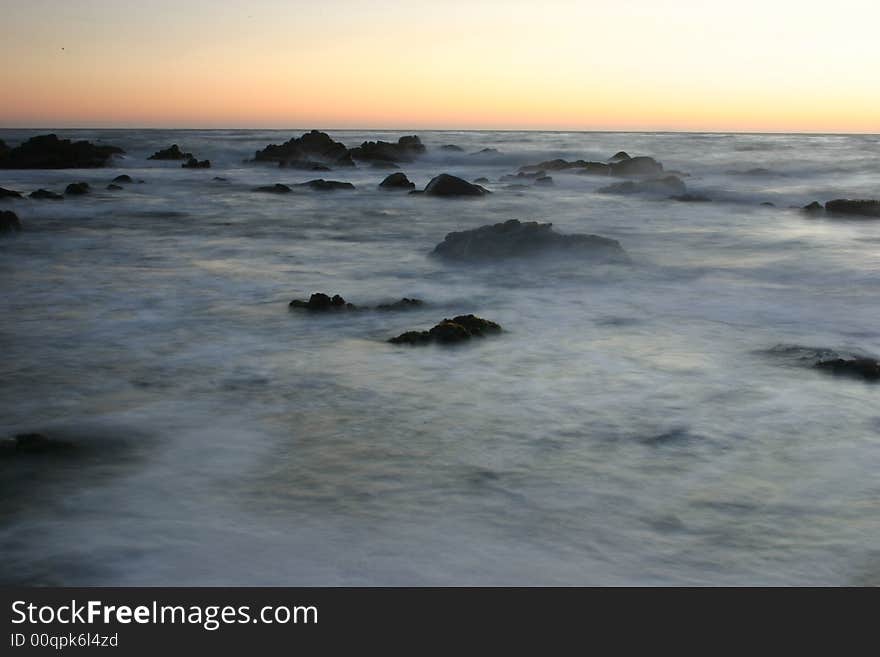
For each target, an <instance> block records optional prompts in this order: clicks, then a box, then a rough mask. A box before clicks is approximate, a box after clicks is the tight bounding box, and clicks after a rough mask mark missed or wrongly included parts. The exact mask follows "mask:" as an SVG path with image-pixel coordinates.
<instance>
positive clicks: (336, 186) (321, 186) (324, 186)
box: [297, 178, 355, 192]
mask: <svg viewBox="0 0 880 657" xmlns="http://www.w3.org/2000/svg"><path fill="white" fill-rule="evenodd" d="M297 187H308V188H309V189H312V190H315V191H317V192H334V191H337V190H340V189H354V188H355V187H354V185H352V184H351V183H350V182H339V181H338V180H324V179H323V178H318V179H317V180H310V181H308V182H304V183H300V184H298V185H297Z"/></svg>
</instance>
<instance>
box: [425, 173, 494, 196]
mask: <svg viewBox="0 0 880 657" xmlns="http://www.w3.org/2000/svg"><path fill="white" fill-rule="evenodd" d="M424 192H425V194H428V195H430V196H447V197H452V196H484V195H486V194H490V193H491V192H490V191H489V190H488V189H485V188H483V187H480V186H479V185H474V184H473V183H469V182H468V181H467V180H462V179H461V178H457V177H456V176H451V175H449V174H448V173H441V174H440V175H439V176H435V177H434V178H432V179H431V182H429V183H428V184H427V185H426V186H425V190H424Z"/></svg>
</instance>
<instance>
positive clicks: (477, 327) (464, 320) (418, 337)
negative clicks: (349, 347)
mask: <svg viewBox="0 0 880 657" xmlns="http://www.w3.org/2000/svg"><path fill="white" fill-rule="evenodd" d="M500 331H501V327H500V326H499V325H498V324H496V323H495V322H492V321H489V320H487V319H483V318H481V317H475V316H474V315H459V316H458V317H454V318H453V319H444V320H443V321H442V322H440V323H439V324H436V325H435V326H434V327H433V328H431V329H430V330H428V331H407V332H406V333H402V334H401V335H398V336H397V337H396V338H391V339H390V340H388V342H390V343H391V344H410V345H424V344H430V343H432V342H438V343H440V344H455V343H457V342H464V341H466V340H470V339H471V338H482V337H485V336H486V335H487V334H490V333H499V332H500Z"/></svg>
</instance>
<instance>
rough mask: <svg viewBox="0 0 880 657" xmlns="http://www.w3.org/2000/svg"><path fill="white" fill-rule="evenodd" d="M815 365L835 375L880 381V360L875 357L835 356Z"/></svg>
mask: <svg viewBox="0 0 880 657" xmlns="http://www.w3.org/2000/svg"><path fill="white" fill-rule="evenodd" d="M815 367H816V368H817V369H819V370H822V371H824V372H828V373H829V374H834V375H835V376H850V377H854V378H857V379H863V380H865V381H880V361H877V360H875V359H873V358H850V359H843V358H833V359H831V360H821V361H819V362H818V363H816V365H815Z"/></svg>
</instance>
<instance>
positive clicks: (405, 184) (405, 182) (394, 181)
mask: <svg viewBox="0 0 880 657" xmlns="http://www.w3.org/2000/svg"><path fill="white" fill-rule="evenodd" d="M415 188H416V184H415V183H414V182H410V179H409V178H407V177H406V174H404V173H392V174H391V175H390V176H388V177H387V178H385V180H383V181H382V182H380V183H379V189H384V190H388V191H394V190H407V191H408V190H411V189H415Z"/></svg>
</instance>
